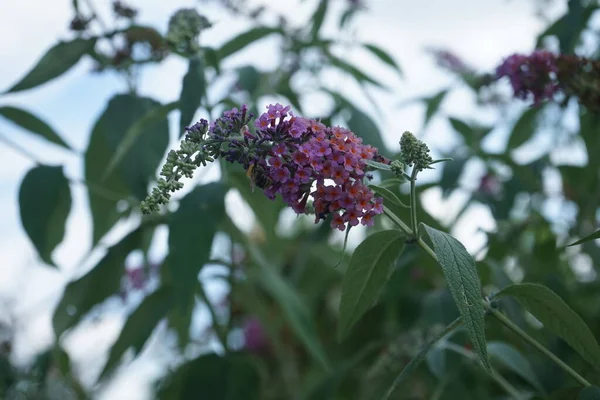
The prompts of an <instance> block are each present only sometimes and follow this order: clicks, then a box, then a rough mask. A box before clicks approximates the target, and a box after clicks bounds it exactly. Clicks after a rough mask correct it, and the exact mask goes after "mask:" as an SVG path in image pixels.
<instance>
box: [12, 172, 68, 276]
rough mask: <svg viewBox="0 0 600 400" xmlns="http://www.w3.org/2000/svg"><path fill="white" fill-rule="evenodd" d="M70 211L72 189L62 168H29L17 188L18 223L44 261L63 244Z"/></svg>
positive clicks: (49, 258)
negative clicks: (19, 217)
mask: <svg viewBox="0 0 600 400" xmlns="http://www.w3.org/2000/svg"><path fill="white" fill-rule="evenodd" d="M70 211H71V190H70V188H69V182H68V181H67V178H65V175H64V174H63V168H62V167H49V166H46V165H41V166H38V167H35V168H33V169H31V170H30V171H29V172H28V173H27V175H25V177H24V178H23V182H21V187H20V188H19V212H20V213H21V224H22V225H23V228H24V229H25V232H26V233H27V236H29V239H30V240H31V242H32V243H33V245H34V246H35V248H36V250H37V252H38V254H39V255H40V257H41V258H42V260H44V262H46V263H48V264H50V265H52V266H55V265H54V263H53V262H52V258H51V255H52V251H53V250H54V249H55V248H56V246H57V245H58V244H59V243H60V242H62V240H63V237H64V235H65V224H66V222H67V217H68V216H69V212H70Z"/></svg>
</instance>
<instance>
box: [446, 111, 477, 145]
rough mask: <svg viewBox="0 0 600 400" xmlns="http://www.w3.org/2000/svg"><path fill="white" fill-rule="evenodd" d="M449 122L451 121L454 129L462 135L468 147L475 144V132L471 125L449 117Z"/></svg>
mask: <svg viewBox="0 0 600 400" xmlns="http://www.w3.org/2000/svg"><path fill="white" fill-rule="evenodd" d="M448 120H449V121H450V125H452V128H454V130H455V131H456V132H458V133H460V135H461V136H462V137H463V139H464V141H465V143H466V144H467V145H469V144H471V143H473V139H474V137H475V131H474V130H473V128H472V127H471V126H470V125H469V124H467V123H466V122H464V121H462V120H460V119H458V118H454V117H449V118H448Z"/></svg>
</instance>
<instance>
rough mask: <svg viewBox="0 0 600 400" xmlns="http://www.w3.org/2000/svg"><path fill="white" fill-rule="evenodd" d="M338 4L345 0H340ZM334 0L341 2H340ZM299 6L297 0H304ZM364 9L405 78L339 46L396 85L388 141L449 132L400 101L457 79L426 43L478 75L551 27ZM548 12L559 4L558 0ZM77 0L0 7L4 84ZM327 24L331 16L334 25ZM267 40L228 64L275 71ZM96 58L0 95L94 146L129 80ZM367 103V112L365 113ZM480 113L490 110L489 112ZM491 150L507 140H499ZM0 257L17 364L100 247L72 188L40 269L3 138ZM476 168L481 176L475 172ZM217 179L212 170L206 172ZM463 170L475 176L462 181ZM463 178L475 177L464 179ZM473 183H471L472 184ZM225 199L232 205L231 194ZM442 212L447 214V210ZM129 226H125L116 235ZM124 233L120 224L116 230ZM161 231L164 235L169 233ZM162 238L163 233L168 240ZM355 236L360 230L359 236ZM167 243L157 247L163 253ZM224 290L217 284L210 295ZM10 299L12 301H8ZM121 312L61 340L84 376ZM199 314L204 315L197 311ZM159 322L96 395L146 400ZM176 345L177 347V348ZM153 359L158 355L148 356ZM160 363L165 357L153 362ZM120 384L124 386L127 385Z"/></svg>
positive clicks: (501, 2) (20, 171) (460, 112)
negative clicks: (406, 134) (64, 222)
mask: <svg viewBox="0 0 600 400" xmlns="http://www.w3.org/2000/svg"><path fill="white" fill-rule="evenodd" d="M340 1H341V0H340ZM340 1H338V2H337V3H340ZM130 3H131V4H132V5H133V6H135V7H139V8H140V10H141V14H140V22H143V23H148V24H151V25H154V26H156V27H157V28H159V29H160V30H162V31H164V30H165V29H166V25H167V22H168V16H169V15H171V14H172V12H173V11H174V10H176V9H177V8H180V7H195V6H197V7H198V8H199V9H202V10H206V14H207V16H208V17H209V19H211V20H213V21H214V22H215V26H214V28H213V29H211V30H210V31H208V32H207V33H206V36H205V37H204V40H206V43H208V44H213V45H214V44H218V43H222V42H223V41H224V40H226V39H227V38H229V37H232V36H233V35H234V34H235V33H237V32H240V31H243V30H244V29H246V28H247V26H246V25H244V24H243V23H241V22H240V21H236V20H231V19H228V17H227V16H226V15H224V14H222V13H219V12H218V9H217V8H216V7H214V6H213V5H211V4H210V2H206V1H179V0H175V1H170V2H165V1H159V0H147V1H141V0H138V1H130ZM253 3H265V4H266V5H268V6H271V7H275V8H277V9H278V10H279V11H281V12H283V13H286V14H287V15H290V16H293V17H291V18H290V20H291V21H292V23H296V24H301V23H303V21H305V20H306V17H307V16H308V15H309V14H310V11H311V10H312V8H313V7H314V4H315V2H314V1H304V2H302V3H301V2H299V1H294V0H289V1H279V2H272V1H271V2H267V1H254V2H253ZM300 3H301V4H300ZM365 3H367V4H368V6H369V11H368V12H367V13H365V14H363V15H362V16H361V17H360V18H359V19H358V20H357V23H355V24H354V28H353V29H354V30H355V33H356V35H357V37H358V38H359V39H362V40H364V41H367V42H372V43H375V44H377V45H379V46H381V47H383V48H385V49H386V50H388V51H389V52H390V53H392V54H393V55H394V56H395V58H396V59H397V61H398V62H399V63H400V65H401V67H402V68H403V70H404V73H405V79H404V80H400V79H399V78H398V77H397V76H396V75H395V74H394V73H393V72H392V71H390V70H389V69H387V68H385V67H382V66H381V65H379V64H378V63H377V62H375V61H374V60H372V59H370V58H368V57H365V55H364V54H362V53H360V52H354V53H351V54H343V56H346V57H348V58H350V59H351V60H354V61H356V62H357V63H358V64H359V65H361V68H362V69H364V70H367V71H370V73H371V74H372V75H375V76H377V77H378V78H379V79H382V80H385V81H386V82H389V83H390V85H391V86H392V88H393V91H392V92H391V93H388V94H383V93H376V94H377V98H378V103H379V105H380V107H381V109H380V111H381V112H382V113H383V115H384V119H383V120H381V121H379V122H380V127H381V128H382V132H384V133H385V141H386V143H387V144H388V145H389V146H391V147H393V146H397V145H396V143H397V141H398V138H399V135H400V133H401V132H403V131H405V130H411V131H413V132H415V133H417V134H418V135H420V136H423V137H425V139H426V140H427V141H428V143H431V144H432V147H434V148H436V149H442V150H443V149H447V148H448V144H449V143H450V142H451V139H452V138H453V137H454V134H453V133H452V132H451V130H450V128H449V126H448V125H447V123H446V122H445V121H443V120H434V121H433V123H432V124H430V126H429V127H428V128H427V130H426V131H424V132H423V131H422V130H421V127H422V117H423V106H422V105H418V104H415V105H412V106H408V107H404V108H398V107H396V105H397V104H398V103H400V102H401V101H402V100H406V99H411V98H414V97H418V96H422V95H428V94H431V93H434V92H436V91H438V90H440V89H442V88H444V87H447V86H448V85H450V84H451V83H452V82H453V78H452V77H451V76H449V75H447V74H445V73H443V72H440V71H439V70H438V69H437V68H436V67H435V65H434V63H433V61H432V59H431V57H430V56H429V55H428V54H427V53H426V52H425V51H424V48H425V47H427V46H436V47H442V48H447V49H449V50H452V51H453V52H455V53H457V54H458V55H459V56H462V57H463V58H464V59H465V60H466V61H467V62H469V63H470V64H472V65H473V66H474V67H475V68H476V69H478V70H480V71H489V70H491V69H492V68H494V67H495V66H496V65H497V64H498V63H499V62H500V61H501V60H502V58H504V57H506V56H507V55H509V54H511V53H514V52H528V51H530V50H531V49H532V48H533V46H534V42H535V39H534V38H535V35H536V34H537V33H539V32H540V31H541V29H542V28H543V26H544V24H543V22H542V21H540V20H539V19H538V18H536V17H535V16H534V1H525V0H512V1H507V0H485V1H481V0H455V1H447V0H424V1H421V2H414V1H408V0H365ZM559 3H561V4H558V5H557V7H556V10H552V11H551V14H552V15H557V14H558V13H560V12H562V11H563V7H564V6H565V5H564V4H562V3H563V2H559ZM70 4H71V1H70V0H60V1H58V0H54V1H52V2H48V1H42V0H19V1H18V2H8V1H5V2H2V4H0V37H2V38H3V40H2V41H1V42H0V58H1V59H2V63H0V90H3V89H4V88H7V87H9V86H10V85H11V84H13V83H14V82H16V81H17V80H18V79H19V78H21V76H23V74H24V73H25V72H26V71H27V70H28V69H29V68H31V66H32V65H33V64H34V63H35V62H36V60H37V59H38V58H39V57H40V56H41V55H42V54H43V52H44V51H45V50H46V49H47V48H49V47H50V46H52V45H53V44H54V43H55V42H56V41H57V40H58V39H60V38H65V39H66V38H68V37H69V33H68V31H67V27H68V24H69V20H70V18H71V10H70ZM96 4H97V8H98V10H99V11H100V13H101V14H103V15H108V14H109V10H110V2H109V1H108V0H98V1H96ZM330 22H332V21H330ZM325 29H326V32H327V31H329V32H331V31H333V30H334V24H333V23H331V24H326V26H325ZM269 45H270V44H269V42H268V41H267V42H266V43H262V44H260V45H257V46H256V47H255V48H253V50H254V51H250V52H248V53H245V54H242V55H239V56H236V57H233V58H232V60H231V61H229V63H230V65H236V64H241V63H248V62H255V63H257V64H258V65H259V66H260V67H263V68H272V67H275V66H276V63H277V60H274V59H270V58H269V57H268V54H269ZM90 68H91V63H90V62H88V61H84V62H81V63H80V64H79V65H78V66H77V67H76V68H74V69H73V70H71V71H70V72H69V73H68V74H66V75H64V76H63V77H61V78H59V79H58V80H55V81H53V82H51V83H49V84H46V85H44V86H43V87H41V88H39V89H35V90H32V91H27V92H23V93H20V94H15V95H9V96H3V97H0V105H8V104H10V105H16V106H20V107H23V108H26V109H28V110H31V111H33V112H35V113H36V114H37V115H39V116H41V117H42V118H43V119H45V120H46V121H47V122H49V123H50V124H51V125H52V126H53V127H55V129H56V130H57V131H58V132H59V133H61V134H62V135H63V137H64V138H65V140H66V141H67V142H68V143H69V144H70V145H72V147H73V148H74V149H76V151H78V152H83V151H84V150H85V147H86V145H87V141H88V138H89V132H90V129H91V126H92V125H93V122H94V120H95V118H96V117H97V116H98V115H99V114H100V112H101V111H102V109H103V107H104V105H105V104H106V102H107V100H108V99H109V98H110V97H111V96H112V95H113V94H115V93H116V92H118V91H123V90H125V88H124V85H123V84H122V82H121V81H119V80H118V79H117V78H116V77H115V76H113V75H110V74H105V75H91V74H90V73H89V71H90ZM185 70H186V65H185V63H184V62H182V61H181V60H177V59H170V60H169V61H167V62H166V63H164V64H162V65H161V66H160V67H150V68H149V69H148V70H147V71H145V72H144V74H143V76H142V80H141V90H140V92H141V94H143V95H147V96H152V97H155V98H157V99H159V100H161V101H163V102H168V101H172V100H175V99H176V98H177V97H178V94H179V91H180V88H181V78H182V76H183V74H184V73H185ZM328 79H331V83H332V84H336V85H340V86H341V87H345V88H347V89H346V91H347V94H348V95H349V96H354V98H355V99H356V100H355V101H356V103H358V104H359V105H361V106H363V107H365V108H367V109H368V107H369V103H368V102H366V101H365V100H363V99H361V98H360V97H359V93H360V92H359V91H358V90H356V88H354V87H353V86H352V85H348V84H347V83H346V82H347V81H346V78H344V77H343V76H341V75H333V76H331V77H329V76H328ZM324 104H325V103H323V100H322V99H320V98H318V97H317V98H314V99H308V101H307V102H306V105H307V109H308V113H309V114H310V113H315V114H316V113H318V110H319V107H323V105H324ZM443 109H444V112H445V113H447V114H452V115H457V116H462V117H471V114H472V113H473V101H472V99H471V98H470V97H469V95H468V93H466V92H460V91H458V92H457V93H454V94H453V95H452V96H451V97H450V98H448V100H447V101H446V102H445V103H444V107H443ZM368 110H369V111H372V109H368ZM482 117H483V118H487V117H492V116H486V115H482ZM0 135H2V136H3V137H7V138H9V139H10V140H12V141H14V142H17V143H19V144H20V145H21V146H24V147H27V149H28V150H29V151H30V152H31V153H34V154H35V155H36V157H37V158H39V160H41V161H43V162H45V163H49V164H65V165H66V173H67V175H68V176H70V177H72V178H79V177H81V174H82V165H81V163H80V161H81V160H80V159H79V158H78V157H75V156H72V155H70V154H68V153H67V152H65V151H62V150H61V149H59V148H57V147H55V146H51V145H47V144H45V143H41V142H40V141H38V140H36V139H35V138H33V137H32V135H30V134H28V133H26V132H23V131H21V130H19V129H17V128H15V127H13V126H12V125H10V124H7V123H5V122H4V121H0ZM495 143H496V144H494V143H491V145H492V146H494V145H497V144H498V143H500V144H501V143H502V137H501V135H500V136H499V139H498V140H497V141H496V142H495ZM0 160H1V168H0V221H2V225H1V226H0V254H2V260H3V263H2V264H3V265H2V269H3V271H2V272H3V279H2V280H0V310H3V311H0V318H3V316H2V314H3V313H4V310H5V309H6V310H12V311H13V312H14V313H15V317H16V320H17V321H18V324H17V329H18V339H17V341H16V347H15V353H16V360H17V361H18V362H25V361H26V360H27V359H28V358H29V357H30V356H31V355H32V354H34V353H35V352H37V351H39V350H41V349H43V348H44V347H45V346H48V345H49V344H50V343H51V342H52V340H53V337H52V330H51V325H50V317H51V313H52V311H53V308H54V306H55V304H56V302H57V301H58V299H59V296H60V293H61V291H62V289H63V287H64V285H65V283H66V282H67V281H68V280H69V279H72V278H73V277H75V276H79V275H80V274H82V273H83V272H84V271H85V270H86V269H87V268H89V267H91V266H92V265H93V261H94V259H97V257H98V256H100V254H96V255H95V256H94V257H93V258H92V260H89V261H88V262H87V263H86V264H85V265H80V263H79V260H81V259H82V257H83V256H84V255H85V254H86V252H87V251H88V250H89V246H90V221H89V212H88V211H87V209H86V202H87V199H86V197H85V191H83V190H82V188H81V187H78V186H77V185H73V186H72V190H73V196H74V205H73V210H72V212H71V215H70V217H69V221H68V229H67V236H66V238H65V240H64V242H63V244H61V245H60V246H59V248H58V249H57V250H56V251H55V253H54V259H55V260H56V261H57V262H58V264H59V265H60V267H61V268H60V270H58V271H57V270H53V269H51V268H49V267H47V266H44V265H41V264H40V263H39V261H38V260H37V256H36V255H35V253H34V251H33V248H32V246H31V244H30V243H29V240H28V238H27V237H26V235H25V233H24V231H23V230H22V228H21V226H20V221H19V213H18V204H17V193H18V187H19V183H20V180H21V179H22V177H23V176H24V175H25V173H26V172H27V170H28V169H29V168H31V167H32V166H33V163H32V162H31V161H30V160H28V159H27V158H25V157H23V156H22V155H20V154H18V153H15V152H14V151H13V150H11V149H10V148H9V147H7V146H6V145H5V144H4V143H2V142H0ZM475 174H476V173H475ZM209 175H212V176H214V174H209ZM467 178H468V177H467ZM466 184H467V185H468V184H469V182H468V180H467V182H466ZM470 184H471V185H472V184H473V183H472V182H471V183H470ZM424 198H425V201H426V205H427V207H428V208H429V209H430V210H431V212H432V213H434V214H436V215H439V216H441V217H444V213H445V212H447V210H448V208H447V207H448V205H447V204H444V203H442V201H441V199H440V194H439V192H437V191H430V192H428V193H427V195H426V196H424ZM228 201H229V203H230V204H229V205H230V207H231V204H232V203H233V204H235V203H236V199H235V196H233V198H229V199H228ZM460 201H461V198H460V194H458V195H457V196H454V198H451V199H450V203H449V204H450V205H449V207H450V209H453V208H454V209H456V208H457V206H458V205H460ZM446 217H447V215H446ZM479 226H484V227H486V228H493V224H492V222H491V220H490V218H489V215H488V214H487V213H486V211H485V210H483V209H479V208H477V207H476V208H474V209H473V210H471V211H470V212H469V213H468V214H467V215H466V216H465V218H463V220H461V223H460V224H459V226H458V227H457V229H456V232H455V234H456V235H457V236H458V237H459V239H461V240H463V241H464V242H465V244H466V247H467V248H468V249H470V250H474V249H477V248H478V247H479V246H480V244H481V237H479V236H477V235H476V234H475V231H476V229H477V227H479ZM125 229H127V227H126V226H124V227H122V229H121V232H123V230H125ZM115 236H118V232H117V233H116V234H115ZM163 236H164V235H163ZM163 239H164V237H163ZM359 239H360V235H359V236H356V237H355V238H354V242H356V241H357V240H359ZM161 248H164V246H162V247H161V246H160V245H159V246H158V250H157V253H160V252H161ZM220 293H222V291H220V290H219V289H218V288H217V289H216V290H214V291H213V295H214V297H215V300H218V297H219V295H220ZM4 305H6V308H5V307H4ZM124 315H125V313H124V311H123V310H119V309H118V307H115V311H114V312H113V313H109V315H107V316H103V317H102V318H101V319H100V320H99V321H87V322H85V323H83V324H82V326H80V327H78V328H77V329H76V330H75V331H74V332H73V333H72V334H69V335H68V337H67V338H66V340H65V343H64V344H65V346H66V347H67V349H68V350H69V352H70V353H71V355H72V357H73V360H74V362H75V363H76V365H77V366H78V367H79V368H80V370H81V371H82V378H83V379H84V381H85V382H93V380H94V379H95V376H96V374H97V372H98V368H99V367H100V366H101V365H102V363H99V362H98V360H103V359H104V357H106V350H107V349H108V348H109V347H110V345H111V343H112V342H113V341H114V340H115V338H116V336H117V335H118V332H119V330H120V328H121V326H122V323H123V321H124ZM199 318H200V319H202V317H199ZM165 337H166V336H165V333H164V332H163V331H161V330H160V329H159V332H157V333H156V334H155V335H154V337H153V340H152V343H150V345H149V346H147V349H146V350H145V351H144V354H143V356H142V357H141V358H140V359H139V360H137V361H136V362H135V363H134V364H132V365H130V366H128V367H127V368H126V369H125V370H124V371H122V373H120V374H119V376H118V377H117V378H115V380H114V381H113V382H112V383H111V384H110V385H109V387H108V388H107V389H106V390H105V391H104V392H103V393H101V394H99V398H106V399H109V398H110V399H146V398H148V393H149V392H148V391H147V382H148V379H150V378H152V377H154V376H157V375H158V374H160V373H161V370H162V368H163V365H164V361H161V360H164V358H163V357H162V355H164V354H167V353H168V349H169V346H170V345H169V341H168V340H165ZM171 345H172V344H171ZM151 360H152V362H150V361H151ZM157 360H158V361H157ZM125 380H127V382H128V384H127V385H124V382H125Z"/></svg>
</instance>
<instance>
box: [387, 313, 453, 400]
mask: <svg viewBox="0 0 600 400" xmlns="http://www.w3.org/2000/svg"><path fill="white" fill-rule="evenodd" d="M461 323H462V321H461V319H460V318H458V319H456V320H455V321H454V322H452V323H451V324H450V325H448V326H447V327H446V328H445V329H444V330H443V331H442V332H441V333H440V334H439V335H437V336H436V337H434V338H433V339H432V340H431V341H430V342H428V343H427V345H426V346H425V347H423V348H422V349H421V351H419V353H418V354H417V355H416V356H415V357H414V358H413V359H412V360H410V362H409V363H408V364H407V365H406V367H404V369H403V370H402V372H400V374H399V375H398V376H397V377H396V379H395V380H394V382H393V383H392V386H390V388H389V389H388V391H387V392H386V393H385V395H384V396H383V397H382V398H381V400H388V399H389V398H390V396H392V395H393V394H394V392H395V391H396V389H397V388H398V385H400V384H401V383H402V382H404V381H405V380H406V379H408V377H410V375H411V374H412V373H413V372H414V371H415V370H416V369H417V367H418V366H419V364H421V361H423V359H424V358H425V356H426V355H427V353H428V352H429V350H430V349H431V347H433V345H435V344H436V343H437V342H438V341H440V340H441V339H442V338H443V337H444V336H446V335H447V334H449V333H450V332H452V331H453V330H454V329H456V328H458V327H459V326H460V324H461Z"/></svg>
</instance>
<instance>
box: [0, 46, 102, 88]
mask: <svg viewBox="0 0 600 400" xmlns="http://www.w3.org/2000/svg"><path fill="white" fill-rule="evenodd" d="M95 44H96V39H75V40H72V41H70V42H59V43H58V44H56V45H55V46H54V47H52V48H51V49H50V50H48V51H47V52H46V54H44V56H43V57H42V58H41V59H40V60H39V61H38V63H37V64H36V65H35V67H33V69H32V70H31V71H29V72H28V73H27V75H25V76H24V77H23V78H22V79H21V80H20V81H19V82H18V83H17V84H15V85H14V86H13V87H11V88H10V89H9V90H7V93H14V92H19V91H21V90H27V89H31V88H33V87H36V86H39V85H41V84H43V83H46V82H48V81H50V80H52V79H54V78H57V77H59V76H60V75H62V74H64V73H65V72H67V71H68V70H69V69H70V68H71V67H72V66H74V65H75V64H77V62H78V61H79V59H80V58H81V57H82V56H83V55H84V54H86V53H89V52H91V51H92V50H93V49H94V45H95Z"/></svg>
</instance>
